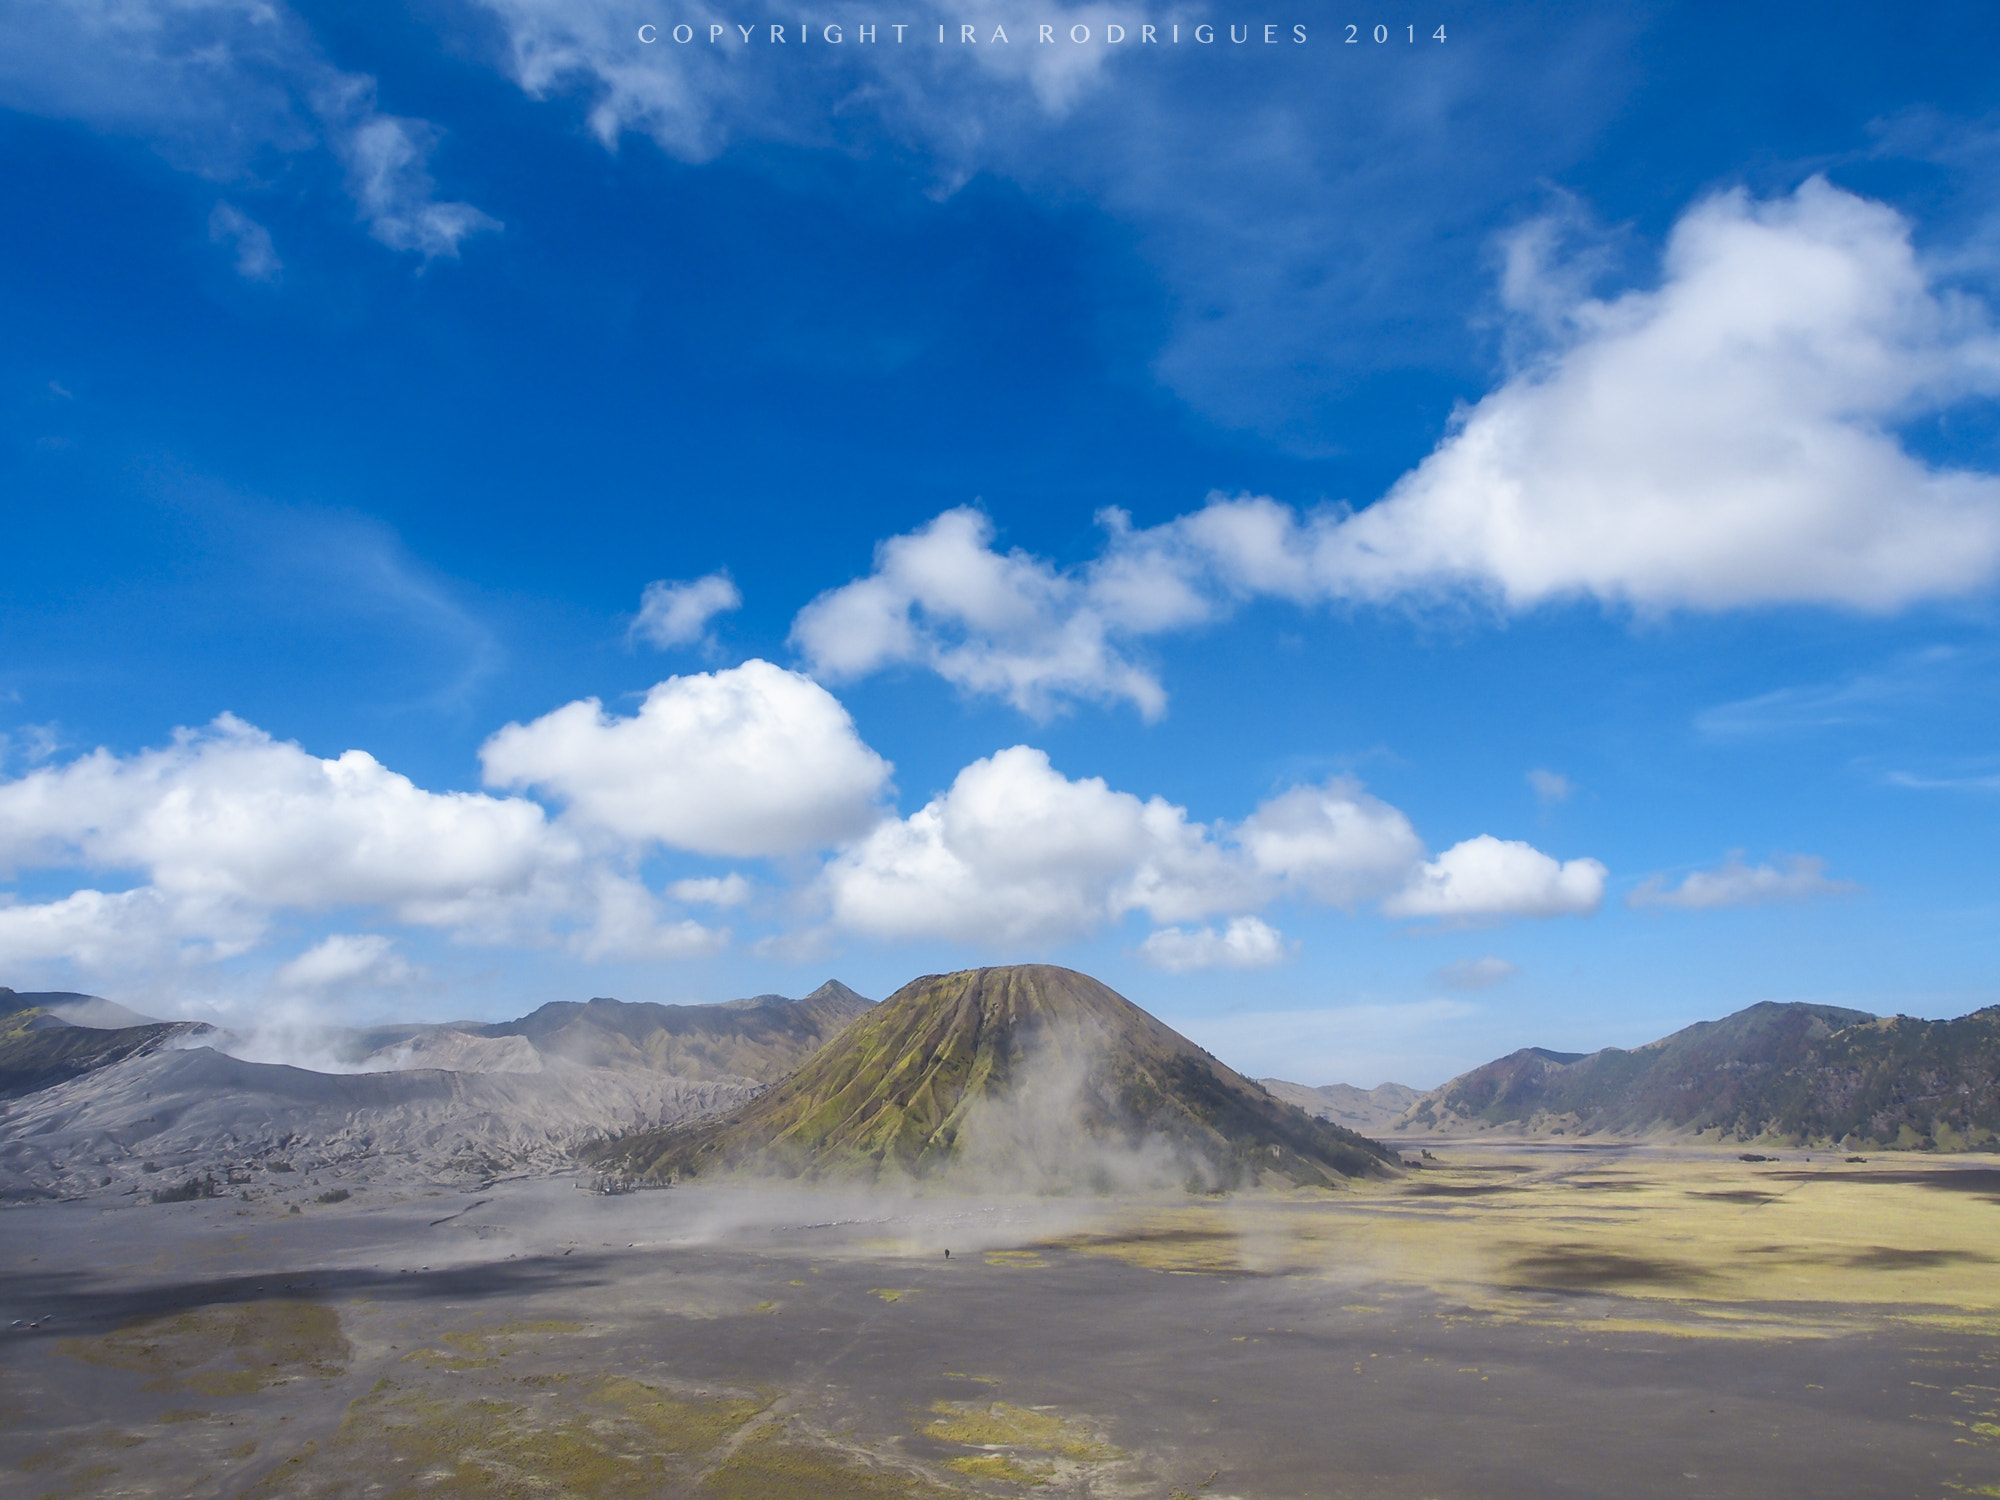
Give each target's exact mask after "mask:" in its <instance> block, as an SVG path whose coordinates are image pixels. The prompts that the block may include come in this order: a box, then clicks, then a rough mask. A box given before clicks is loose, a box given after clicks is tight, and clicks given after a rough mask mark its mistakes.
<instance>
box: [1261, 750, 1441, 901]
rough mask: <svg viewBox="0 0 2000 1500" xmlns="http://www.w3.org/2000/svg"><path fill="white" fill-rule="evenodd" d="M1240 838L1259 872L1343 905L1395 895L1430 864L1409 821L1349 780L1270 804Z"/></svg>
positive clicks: (1292, 794) (1301, 892) (1307, 788)
mask: <svg viewBox="0 0 2000 1500" xmlns="http://www.w3.org/2000/svg"><path fill="white" fill-rule="evenodd" d="M1237 837H1238V839H1239V840H1240V842H1241V843H1242V846H1243V850H1244V852H1245V854H1246V855H1247V856H1248V857H1249V860H1250V863H1251V864H1252V865H1253V866H1254V867H1255V868H1256V869H1257V870H1258V872H1259V873H1261V874H1263V875H1266V876H1270V877H1272V878H1274V879H1276V880H1278V881H1279V882H1281V883H1282V884H1283V885H1284V887H1285V888H1286V889H1287V890H1289V891H1292V892H1294V893H1296V894H1299V895H1302V896H1306V897H1309V898H1311V899H1313V900H1315V901H1326V902H1331V903H1332V904H1334V905H1337V906H1353V905H1354V904H1355V903H1356V902H1359V901H1366V900H1370V899H1372V898H1374V897H1376V896H1380V895H1382V894H1383V893H1384V892H1385V891H1390V890H1394V889H1395V888H1396V887H1397V886H1399V885H1400V884H1402V882H1403V881H1404V880H1406V879H1407V878H1408V877H1409V874H1410V871H1411V870H1412V869H1413V868H1414V867H1415V866H1416V865H1417V863H1418V862H1419V861H1420V860H1422V859H1423V857H1424V846H1423V841H1422V840H1421V839H1419V838H1418V837H1417V831H1416V830H1415V829H1414V828H1412V827H1411V826H1410V820H1409V819H1408V818H1407V817H1405V816H1404V815H1403V814H1402V813H1401V812H1400V811H1398V810H1397V809H1396V808H1393V807H1391V806H1390V805H1389V804H1388V803H1386V802H1383V801H1382V800H1380V799H1379V798H1376V797H1372V796H1370V795H1369V794H1368V793H1367V792H1365V791H1363V790H1362V789H1361V786H1360V783H1358V782H1355V781H1352V780H1349V779H1348V778H1345V777H1336V778H1334V779H1333V780H1331V781H1329V782H1327V783H1326V784H1325V785H1324V786H1302V787H1294V788H1293V789H1292V790H1290V791H1288V792H1284V793H1281V794H1280V795H1278V796H1276V797H1273V798H1271V799H1270V800H1269V801H1268V802H1265V803H1263V804H1262V805H1261V806H1259V807H1258V809H1257V810H1256V811H1255V812H1253V813H1252V814H1251V815H1250V816H1249V817H1248V818H1247V819H1245V820H1244V823H1243V826H1242V828H1241V829H1240V830H1239V831H1238V833H1237Z"/></svg>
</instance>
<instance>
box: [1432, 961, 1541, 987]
mask: <svg viewBox="0 0 2000 1500" xmlns="http://www.w3.org/2000/svg"><path fill="white" fill-rule="evenodd" d="M1520 972H1521V971H1520V970H1519V969H1518V968H1516V967H1515V966H1514V965H1513V964H1510V963H1508V962H1507V960H1506V959H1504V958H1494V957H1492V956H1491V955H1488V956H1487V957H1485V958H1462V959H1460V960H1459V961H1458V962H1457V963H1450V964H1446V965H1445V966H1444V967H1443V968H1442V969H1439V970H1438V972H1437V977H1438V978H1439V979H1441V980H1443V981H1444V982H1445V983H1446V984H1448V985H1450V986H1451V987H1452V988H1453V989H1455V990H1490V989H1492V988H1493V986H1494V985H1496V984H1499V983H1500V982H1501V981H1503V980H1507V979H1512V978H1513V977H1514V976H1515V975H1516V974H1518V973H1520Z"/></svg>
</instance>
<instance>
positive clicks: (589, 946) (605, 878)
mask: <svg viewBox="0 0 2000 1500" xmlns="http://www.w3.org/2000/svg"><path fill="white" fill-rule="evenodd" d="M591 887H592V889H591V897H592V899H591V901H590V912H591V921H590V924H589V925H588V926H587V927H584V928H581V929H579V930H578V931H576V932H575V933H573V934H572V935H571V937H570V947H571V948H572V950H573V951H575V952H576V953H578V954H580V955H581V956H582V957H584V958H586V959H600V958H641V959H682V958H706V957H707V956H708V955H710V954H712V953H718V952H720V951H721V950H722V949H723V948H725V947H727V946H728V944H729V939H730V933H729V930H728V929H727V928H711V927H704V926H702V925H701V923H699V922H692V921H688V920H685V919H682V920H678V921H676V920H673V919H671V918H669V917H667V916H666V914H665V913H664V912H663V911H662V910H661V908H660V902H659V900H658V898H657V897H655V896H654V895H653V893H652V892H651V891H649V890H647V889H646V887H645V886H644V885H642V884H640V883H639V882H638V881H636V880H633V879H630V878H629V877H625V876H620V875H615V874H612V873H611V872H609V871H599V872H597V873H596V875H595V878H594V879H593V880H592V882H591Z"/></svg>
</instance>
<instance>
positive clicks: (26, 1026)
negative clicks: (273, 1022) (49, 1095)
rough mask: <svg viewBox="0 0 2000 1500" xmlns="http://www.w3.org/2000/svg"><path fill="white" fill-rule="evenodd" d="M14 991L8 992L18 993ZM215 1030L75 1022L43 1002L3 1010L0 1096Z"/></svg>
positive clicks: (177, 1024)
mask: <svg viewBox="0 0 2000 1500" xmlns="http://www.w3.org/2000/svg"><path fill="white" fill-rule="evenodd" d="M13 993H14V992H13V991H12V990H8V991H6V992H5V996H0V999H4V998H5V997H6V996H11V995H13ZM211 1029H212V1028H210V1027H207V1026H204V1025H202V1024H200V1023H199V1022H189V1021H163V1022H156V1023H154V1024H153V1025H150V1026H126V1027H120V1028H118V1029H117V1030H106V1029H103V1028H100V1027H86V1026H73V1025H71V1024H69V1023H68V1022H66V1021H61V1020H57V1019H56V1018H54V1017H52V1016H50V1015H49V1014H48V1013H47V1012H46V1011H44V1010H42V1009H41V1008H40V1007H38V1006H24V1007H20V1008H16V1009H13V1010H11V1011H9V1012H7V1013H5V1014H0V1099H18V1098H20V1097H22V1096H23V1095H26V1094H32V1093H35V1092H36V1091H37V1090H40V1089H46V1088H53V1087H54V1086H55V1085H56V1084H59V1083H64V1082H67V1081H68V1080H69V1079H72V1078H75V1077H77V1076H79V1075H80V1074H84V1073H89V1072H92V1071H94V1070H96V1069H98V1068H102V1067H106V1066H108V1065H110V1064H112V1063H115V1062H121V1061H123V1060H124V1059H125V1058H128V1057H135V1056H139V1055H141V1054H144V1053H148V1052H156V1051H158V1050H159V1049H160V1048H162V1047H165V1046H168V1045H169V1044H171V1043H173V1042H175V1041H176V1040H177V1039H180V1038H187V1037H192V1036H198V1035H201V1034H203V1033H206V1032H208V1031H210V1030H211Z"/></svg>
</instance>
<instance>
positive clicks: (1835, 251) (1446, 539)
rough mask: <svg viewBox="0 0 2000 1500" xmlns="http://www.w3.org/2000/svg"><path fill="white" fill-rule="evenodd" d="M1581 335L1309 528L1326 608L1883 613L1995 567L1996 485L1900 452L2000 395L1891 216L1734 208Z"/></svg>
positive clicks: (1710, 221) (1863, 210)
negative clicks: (1916, 428)
mask: <svg viewBox="0 0 2000 1500" xmlns="http://www.w3.org/2000/svg"><path fill="white" fill-rule="evenodd" d="M1566 321H1567V324H1568V337H1567V340H1566V342H1565V344H1564V345H1563V346H1562V347H1560V348H1558V349H1557V350H1556V351H1555V352H1554V353H1552V354H1551V355H1550V356H1549V357H1548V358H1547V359H1546V360H1545V361H1544V362H1542V363H1541V364H1539V365H1537V366H1536V367H1534V368H1531V369H1529V370H1527V371H1524V372H1523V373H1522V374H1520V375H1518V376H1516V377H1515V378H1514V379H1513V380H1511V381H1509V382H1508V383H1507V384H1506V385H1505V386H1503V387H1502V388H1501V389H1499V390H1498V391H1495V392H1494V393H1493V394H1492V395H1490V396H1488V397H1486V398H1485V399H1484V400H1482V401H1480V402H1479V403H1478V404H1477V405H1476V406H1474V407H1473V408H1472V409H1471V410H1470V411H1469V412H1467V413H1465V414H1464V415H1463V417H1462V418H1461V420H1460V421H1459V422H1458V424H1457V429H1456V431H1454V432H1453V434H1452V435H1451V436H1450V437H1449V438H1447V439H1446V441H1445V442H1444V443H1443V444H1442V445H1441V446H1440V447H1439V449H1438V451H1437V452H1436V453H1434V454H1432V455H1431V457H1430V458H1428V459H1426V460H1425V461H1424V463H1423V464H1422V465H1421V466H1419V467H1418V468H1417V469H1416V470H1415V471H1414V472H1412V473H1410V474H1408V475H1406V476H1405V477H1404V478H1403V479H1402V480H1400V481H1399V482H1398V483H1397V484H1396V486H1395V487H1394V488H1393V489H1392V490H1391V491H1390V493H1389V495H1388V496H1387V497H1386V498H1385V499H1384V500H1383V501H1381V502H1380V503H1379V504H1377V505H1374V506H1371V507H1370V508H1369V509H1367V510H1365V511H1363V512H1361V513H1360V514H1358V515H1356V516H1354V517H1352V518H1351V519H1348V520H1344V521H1339V522H1335V523H1331V524H1327V525H1324V526H1322V527H1321V528H1319V529H1318V534H1317V535H1316V536H1315V537H1314V539H1313V541H1314V547H1313V557H1312V564H1313V569H1314V572H1315V574H1316V575H1317V576H1318V577H1319V578H1320V579H1321V580H1322V582H1323V586H1324V587H1325V588H1326V589H1327V590H1328V592H1331V593H1341V594H1352V595H1360V596H1364V597H1366V596H1375V597H1379V596H1382V595H1386V594H1391V593H1397V592H1402V591H1406V590H1410V589H1422V588H1435V587H1442V586H1454V585H1466V586H1472V587H1475V588H1479V589H1488V590H1492V591H1493V592H1495V593H1496V594H1498V595H1499V596H1500V597H1501V598H1503V599H1504V600H1505V601H1506V602H1507V603H1508V604H1509V605H1511V606H1514V607H1516V608H1519V607H1524V606H1527V605H1531V604H1534V603H1537V602H1539V601H1541V600H1544V599H1548V598H1551V597H1556V596H1561V595H1566V594H1588V595H1594V596H1596V597H1598V598H1601V599H1606V600H1615V601H1621V602H1629V603H1632V604H1637V605H1641V606H1646V607H1672V606H1694V607H1701V608H1727V607H1734V606H1742V605H1754V604H1769V603H1781V602H1803V603H1824V604H1838V605H1849V606H1855V607H1860V608H1865V609H1890V608H1895V607H1897V606H1900V605H1903V604H1907V603H1909V602H1911V601H1913V600H1916V599H1921V598H1928V597H1935V596H1939V595H1949V594H1956V593H1962V592H1965V591H1966V590H1969V589H1973V588H1977V587H1980V586H1982V585H1984V584H1986V583H1988V582H1989V581H1990V580H1991V579H1992V578H1993V576H1994V573H1995V570H1996V567H2000V479H1995V478H1994V477H1993V476H1991V475H1988V474H1982V473H1975V472H1970V471H1966V470H1956V469H1940V468H1935V467H1932V466H1931V465H1929V464H1927V463H1925V462H1924V461H1923V460H1921V459H1919V458H1916V457H1914V456H1913V455H1911V454H1910V453H1909V452H1907V451H1906V450H1905V449H1904V448H1903V447H1902V446H1901V444H1900V443H1899V442H1898V441H1897V440H1896V438H1895V437H1894V436H1893V428H1894V426H1895V424H1896V423H1897V422H1899V421H1902V420H1904V419H1907V418H1909V417H1911V416H1915V415H1917V414H1919V413H1922V412H1925V411H1930V410H1936V409H1938V408H1940V407H1942V406H1947V405H1950V404H1952V403H1954V402H1956V401H1958V400H1961V399H1963V398H1965V397H1967V396H1970V395H1974V394H1990V393H1992V392H1993V391H1994V390H1995V389H1997V388H2000V345H1996V342H1995V339H1994V336H1993V333H1992V330H1991V328H1990V326H1989V323H1988V321H1987V319H1986V317H1985V313H1984V309H1983V308H1982V307H1980V306H1979V305H1977V304H1976V303H1973V302H1971V301H1969V300H1967V299H1964V298H1960V297H1955V296H1951V295H1948V294H1940V293H1938V292H1936V291H1935V290H1934V289H1933V288H1932V287H1931V286H1930V285H1929V282H1928V279H1927V277H1926V274H1925V272H1924V270H1923V268H1922V267H1921V266H1920V265H1919V263H1918V261H1917V258H1916V255H1915V253H1914V251H1913V250H1912V248H1911V245H1910V238H1909V226H1908V225H1907V224H1906V223H1905V222H1904V221H1903V220H1902V219H1901V218H1900V217H1899V216H1898V215H1897V214H1896V213H1895V212H1894V211H1893V210H1891V209H1888V208H1886V207H1884V206H1882V205H1881V204H1877V203H1871V202H1868V201H1866V200H1864V199H1861V198H1858V197H1855V196H1854V195H1852V194H1850V193H1846V192H1843V191H1841V190H1840V189H1838V188H1835V187H1833V186H1831V185H1829V184H1828V183H1827V182H1825V181H1824V180H1822V179H1818V178H1815V179H1813V180H1812V181H1810V182H1807V183H1806V184H1805V185H1804V186H1803V187H1801V188H1800V189H1799V190H1798V191H1797V192H1796V193H1794V194H1792V195H1791V196H1789V197H1784V198H1778V199H1774V200H1771V201H1768V202H1756V201H1753V200H1752V199H1751V198H1750V197H1749V196H1748V195H1747V194H1745V193H1742V192H1740V191H1739V192H1732V193H1725V194H1722V195H1719V196H1717V197H1714V198H1711V199H1708V200H1707V201H1705V202H1703V203H1700V204H1697V205H1696V206H1695V207H1694V208H1693V209H1692V210H1690V211H1689V212H1688V213H1687V214H1686V215H1685V216H1684V217H1683V218H1682V220H1681V221H1680V223H1679V224H1678V225H1677V226H1676V227H1675V229H1674V232H1673V235H1672V237H1671V239H1670V241H1669V244H1668V247H1667V251H1666V256H1665V264H1664V278H1663V282H1662V284H1661V286H1660V287H1659V289H1658V290H1656V291H1647V292H1631V293H1627V294H1626V295H1624V296H1622V297H1619V298H1617V299H1616V300H1614V301H1610V302H1599V301H1592V300H1585V301H1583V302H1580V303H1576V304H1574V305H1572V306H1571V307H1569V308H1568V309H1567V318H1566Z"/></svg>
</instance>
